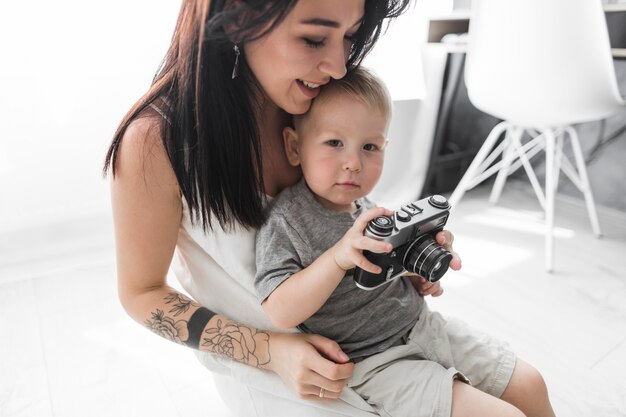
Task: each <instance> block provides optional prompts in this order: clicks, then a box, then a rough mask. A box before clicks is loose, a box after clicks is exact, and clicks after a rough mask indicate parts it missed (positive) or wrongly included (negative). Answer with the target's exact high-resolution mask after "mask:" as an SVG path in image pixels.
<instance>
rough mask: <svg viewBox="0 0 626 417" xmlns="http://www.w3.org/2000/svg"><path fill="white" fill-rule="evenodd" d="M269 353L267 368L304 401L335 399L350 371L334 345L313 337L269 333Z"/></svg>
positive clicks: (312, 335)
mask: <svg viewBox="0 0 626 417" xmlns="http://www.w3.org/2000/svg"><path fill="white" fill-rule="evenodd" d="M270 354H271V361H270V363H269V368H270V369H271V370H272V371H274V372H276V373H277V374H278V375H279V376H280V378H281V379H282V380H283V381H284V382H285V383H286V384H287V385H288V386H289V387H290V388H291V389H293V390H294V391H295V392H297V393H298V395H299V396H300V398H303V399H307V400H316V399H317V400H319V399H320V392H322V393H323V394H322V396H323V398H338V397H339V394H341V390H342V389H343V388H344V387H345V386H346V384H347V383H348V379H349V378H350V377H351V376H352V372H353V370H354V363H352V362H349V358H348V355H346V354H345V353H343V351H342V350H341V348H340V347H339V345H338V344H337V343H336V342H334V341H332V340H330V339H327V338H325V337H322V336H319V335H314V334H304V333H272V335H271V336H270ZM322 389H323V390H324V391H321V390H322Z"/></svg>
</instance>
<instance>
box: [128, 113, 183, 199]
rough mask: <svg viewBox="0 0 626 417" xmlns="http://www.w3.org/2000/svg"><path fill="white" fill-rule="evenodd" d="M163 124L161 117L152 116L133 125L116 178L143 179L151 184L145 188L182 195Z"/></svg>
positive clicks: (129, 127) (132, 122) (144, 117)
mask: <svg viewBox="0 0 626 417" xmlns="http://www.w3.org/2000/svg"><path fill="white" fill-rule="evenodd" d="M162 123H163V118H162V117H161V116H159V115H158V114H151V113H146V114H145V115H143V114H142V115H141V116H140V117H137V118H135V119H134V120H133V121H131V122H130V124H129V125H128V127H127V128H126V130H125V132H124V135H123V136H122V140H121V142H120V144H119V147H118V151H117V152H118V155H117V169H116V176H117V174H118V173H119V174H122V175H123V176H124V174H131V175H132V176H133V177H134V176H141V177H143V179H144V180H146V181H147V182H146V184H145V185H150V184H152V185H158V184H160V185H161V186H162V185H168V186H170V187H172V191H174V190H175V192H176V194H178V192H179V191H178V182H177V180H176V176H175V174H174V170H173V169H172V166H171V163H170V160H169V157H168V155H167V151H166V149H165V145H164V144H163V136H162V127H163V126H162ZM150 180H152V181H150Z"/></svg>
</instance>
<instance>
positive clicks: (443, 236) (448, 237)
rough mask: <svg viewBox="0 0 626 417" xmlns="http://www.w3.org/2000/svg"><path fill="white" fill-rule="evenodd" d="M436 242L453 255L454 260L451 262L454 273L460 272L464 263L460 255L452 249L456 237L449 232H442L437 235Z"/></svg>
mask: <svg viewBox="0 0 626 417" xmlns="http://www.w3.org/2000/svg"><path fill="white" fill-rule="evenodd" d="M435 240H436V241H437V243H439V244H440V245H441V246H443V248H444V249H445V250H447V251H448V252H450V253H451V254H452V260H450V268H452V270H453V271H458V270H459V269H461V266H462V263H461V258H460V257H459V255H458V254H457V253H456V252H455V251H454V249H452V242H454V235H453V234H452V232H450V231H449V230H442V231H441V232H439V233H437V234H436V235H435Z"/></svg>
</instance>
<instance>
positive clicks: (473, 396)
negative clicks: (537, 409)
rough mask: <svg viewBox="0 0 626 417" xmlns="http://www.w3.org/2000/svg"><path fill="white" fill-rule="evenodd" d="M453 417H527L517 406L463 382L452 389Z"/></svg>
mask: <svg viewBox="0 0 626 417" xmlns="http://www.w3.org/2000/svg"><path fill="white" fill-rule="evenodd" d="M450 416H451V417H525V416H524V413H522V412H521V411H520V410H519V409H517V408H515V406H513V405H511V404H509V403H507V402H506V401H502V400H501V399H498V398H496V397H494V396H493V395H489V394H487V393H484V392H482V391H481V390H479V389H476V388H474V387H472V386H470V385H467V384H465V383H464V382H461V381H454V385H453V387H452V412H451V413H450Z"/></svg>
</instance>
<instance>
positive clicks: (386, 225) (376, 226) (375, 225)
mask: <svg viewBox="0 0 626 417" xmlns="http://www.w3.org/2000/svg"><path fill="white" fill-rule="evenodd" d="M367 230H368V231H369V232H371V233H372V234H374V235H376V236H380V237H384V236H390V235H391V232H392V231H393V220H392V219H391V218H390V217H388V216H377V217H375V218H374V219H372V220H371V221H370V222H369V223H368V224H367Z"/></svg>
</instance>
